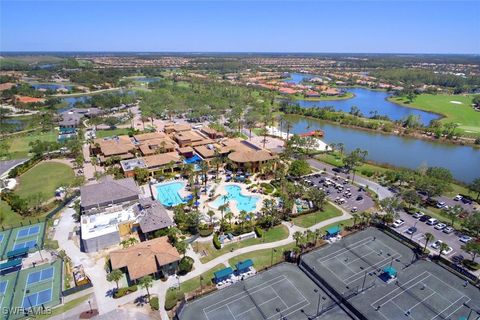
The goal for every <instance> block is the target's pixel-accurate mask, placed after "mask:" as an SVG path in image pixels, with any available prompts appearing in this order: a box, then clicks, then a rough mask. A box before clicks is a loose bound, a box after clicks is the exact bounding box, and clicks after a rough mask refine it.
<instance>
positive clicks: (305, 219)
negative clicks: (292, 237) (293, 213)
mask: <svg viewBox="0 0 480 320" xmlns="http://www.w3.org/2000/svg"><path fill="white" fill-rule="evenodd" d="M341 215H342V212H341V211H340V210H339V209H338V208H336V207H335V206H333V205H332V204H330V203H328V202H327V203H326V204H325V206H324V209H323V211H315V212H312V213H307V214H303V215H300V216H297V217H294V218H293V219H292V220H293V223H294V224H295V225H297V226H300V227H302V228H309V227H311V226H313V225H315V224H317V223H319V222H322V221H325V220H327V219H331V218H334V217H339V216H341Z"/></svg>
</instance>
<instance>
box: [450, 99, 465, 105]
mask: <svg viewBox="0 0 480 320" xmlns="http://www.w3.org/2000/svg"><path fill="white" fill-rule="evenodd" d="M450 103H453V104H463V102H460V101H455V100H452V101H450Z"/></svg>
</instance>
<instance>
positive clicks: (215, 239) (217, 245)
mask: <svg viewBox="0 0 480 320" xmlns="http://www.w3.org/2000/svg"><path fill="white" fill-rule="evenodd" d="M213 246H214V247H215V249H217V250H220V249H221V248H222V244H221V243H220V239H218V234H216V233H215V234H214V235H213Z"/></svg>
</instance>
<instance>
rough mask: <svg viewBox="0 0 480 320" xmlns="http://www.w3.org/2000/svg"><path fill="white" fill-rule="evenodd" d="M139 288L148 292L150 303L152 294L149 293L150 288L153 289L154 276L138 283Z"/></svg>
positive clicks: (141, 279) (142, 279)
mask: <svg viewBox="0 0 480 320" xmlns="http://www.w3.org/2000/svg"><path fill="white" fill-rule="evenodd" d="M138 286H139V287H140V288H144V289H145V290H147V297H148V302H150V292H149V291H148V288H151V287H152V286H153V278H152V276H145V277H142V278H140V280H139V281H138Z"/></svg>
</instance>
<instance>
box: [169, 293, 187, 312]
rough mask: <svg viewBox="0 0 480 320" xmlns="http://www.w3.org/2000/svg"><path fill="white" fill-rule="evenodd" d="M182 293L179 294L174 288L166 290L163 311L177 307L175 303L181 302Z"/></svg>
mask: <svg viewBox="0 0 480 320" xmlns="http://www.w3.org/2000/svg"><path fill="white" fill-rule="evenodd" d="M183 297H184V294H183V292H179V291H178V289H176V288H168V290H167V295H166V296H165V310H167V311H168V310H172V309H173V307H175V306H176V305H177V301H179V300H182V299H183Z"/></svg>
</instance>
